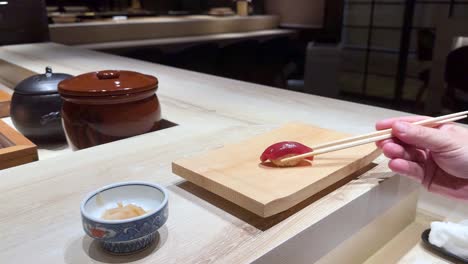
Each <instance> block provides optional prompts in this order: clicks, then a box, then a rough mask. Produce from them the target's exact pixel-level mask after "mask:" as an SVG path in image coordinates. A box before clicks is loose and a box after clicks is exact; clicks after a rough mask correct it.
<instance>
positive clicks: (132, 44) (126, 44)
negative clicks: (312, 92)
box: [76, 29, 297, 51]
mask: <svg viewBox="0 0 468 264" xmlns="http://www.w3.org/2000/svg"><path fill="white" fill-rule="evenodd" d="M296 33H297V31H295V30H291V29H269V30H257V31H252V32H242V33H222V34H210V35H201V36H190V37H176V38H156V39H143V40H128V41H112V42H102V43H91V44H84V45H76V46H77V47H80V48H85V49H92V50H102V51H105V50H109V49H114V50H115V49H126V48H129V49H134V48H141V47H164V46H170V45H181V44H190V45H191V44H194V43H204V42H216V43H222V44H228V43H230V42H236V41H240V40H245V39H259V40H264V39H271V38H275V37H285V36H286V37H291V36H294V35H295V34H296Z"/></svg>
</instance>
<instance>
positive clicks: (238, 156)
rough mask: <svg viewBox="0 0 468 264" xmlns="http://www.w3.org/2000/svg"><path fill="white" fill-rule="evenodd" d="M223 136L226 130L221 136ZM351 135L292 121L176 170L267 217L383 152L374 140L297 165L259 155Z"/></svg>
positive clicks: (178, 165) (176, 164) (180, 162)
mask: <svg viewBox="0 0 468 264" xmlns="http://www.w3.org/2000/svg"><path fill="white" fill-rule="evenodd" d="M219 136H222V135H219ZM348 136H349V135H347V134H344V133H339V132H336V131H333V130H328V129H322V128H319V127H316V126H311V125H306V124H301V123H292V124H287V125H285V126H283V127H281V128H278V129H276V130H273V131H270V132H268V133H264V134H261V135H258V136H255V137H253V138H250V139H248V140H245V141H242V142H239V143H237V144H233V145H227V146H224V147H222V148H219V149H216V150H213V151H210V152H207V153H204V154H201V155H198V156H195V157H192V158H188V159H183V160H178V161H175V162H174V163H173V165H172V171H173V172H174V173H175V174H177V175H179V176H181V177H183V178H185V179H187V180H189V181H190V182H193V183H195V184H197V185H199V186H201V187H202V188H205V189H207V190H209V191H211V192H213V193H215V194H217V195H219V196H221V197H223V198H225V199H227V200H229V201H231V202H233V203H235V204H237V205H239V206H241V207H243V208H246V209H247V210H249V211H251V212H253V213H255V214H257V215H259V216H262V217H269V216H272V215H275V214H277V213H280V212H282V211H285V210H287V209H289V208H291V207H292V206H294V205H296V204H298V203H300V202H301V201H304V200H305V199H307V198H308V197H310V196H312V195H314V194H316V193H318V192H320V191H322V190H323V189H326V188H327V187H329V186H331V185H333V184H335V183H336V182H338V181H340V180H342V179H344V178H346V177H347V176H349V175H351V174H352V173H354V172H355V171H357V170H359V169H361V168H363V167H365V166H367V165H369V164H370V163H371V162H372V161H373V160H374V159H375V158H376V157H377V156H379V155H380V151H378V150H377V148H376V147H375V144H366V145H363V146H359V147H355V148H350V149H345V150H341V151H336V152H331V153H327V154H324V155H320V156H318V157H315V159H314V161H313V162H312V163H310V162H308V161H303V162H301V163H300V164H299V165H298V166H296V167H293V168H276V167H275V166H273V165H271V164H270V165H269V164H268V163H265V164H262V163H260V158H259V157H260V154H261V153H262V152H263V151H264V150H265V149H266V148H267V147H268V146H270V145H272V144H274V143H276V142H281V141H297V142H300V143H302V144H305V145H307V146H314V145H318V144H320V143H324V142H329V141H333V140H338V139H342V138H346V137H348Z"/></svg>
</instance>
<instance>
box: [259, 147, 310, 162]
mask: <svg viewBox="0 0 468 264" xmlns="http://www.w3.org/2000/svg"><path fill="white" fill-rule="evenodd" d="M311 151H312V149H311V148H309V147H308V146H305V145H303V144H301V143H299V142H294V141H283V142H278V143H275V144H273V145H271V146H269V147H268V148H267V149H265V151H264V152H263V153H262V155H261V156H260V160H261V161H262V162H266V161H268V160H269V161H271V162H272V163H273V164H275V165H276V166H278V167H293V166H296V165H297V164H299V163H300V162H301V161H302V160H295V161H289V162H281V160H282V159H285V158H289V157H292V156H297V155H301V154H304V153H307V152H311ZM306 159H307V160H310V161H312V160H313V159H314V157H308V158H306Z"/></svg>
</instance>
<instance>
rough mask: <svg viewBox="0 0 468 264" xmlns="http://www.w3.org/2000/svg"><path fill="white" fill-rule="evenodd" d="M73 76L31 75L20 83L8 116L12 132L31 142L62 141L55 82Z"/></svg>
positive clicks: (53, 74) (47, 69)
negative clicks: (14, 129)
mask: <svg viewBox="0 0 468 264" xmlns="http://www.w3.org/2000/svg"><path fill="white" fill-rule="evenodd" d="M71 77H73V76H71V75H68V74H64V73H52V69H51V68H49V67H47V68H46V73H45V74H39V75H34V76H31V77H29V78H27V79H25V80H23V81H21V82H20V83H19V84H18V85H17V86H16V87H15V91H14V93H13V97H12V99H11V108H10V116H11V120H12V121H13V124H14V125H15V127H16V129H18V130H19V131H20V132H21V133H22V134H23V135H25V136H26V137H27V138H29V139H30V140H32V141H34V142H43V141H54V142H60V141H65V134H64V132H63V128H62V121H61V118H60V109H61V108H62V99H61V98H60V95H59V94H58V91H57V85H58V83H59V82H61V81H63V80H65V79H68V78H71Z"/></svg>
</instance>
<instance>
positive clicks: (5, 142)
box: [0, 120, 38, 169]
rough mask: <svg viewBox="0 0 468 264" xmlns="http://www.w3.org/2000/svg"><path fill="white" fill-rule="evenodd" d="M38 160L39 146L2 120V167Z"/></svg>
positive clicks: (0, 123)
mask: <svg viewBox="0 0 468 264" xmlns="http://www.w3.org/2000/svg"><path fill="white" fill-rule="evenodd" d="M36 160H38V155H37V146H36V145H34V143H32V142H31V141H29V140H28V139H27V138H25V137H24V136H23V135H21V134H20V133H19V132H17V131H16V130H14V129H13V128H11V127H10V126H9V125H7V124H6V123H5V122H3V121H1V120H0V169H6V168H10V167H14V166H18V165H22V164H25V163H29V162H33V161H36Z"/></svg>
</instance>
